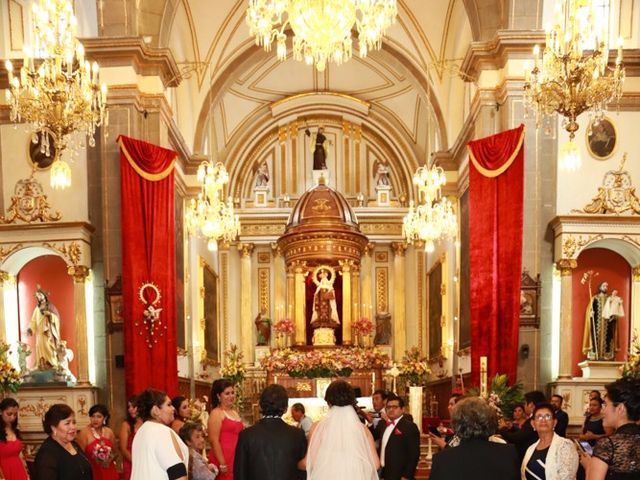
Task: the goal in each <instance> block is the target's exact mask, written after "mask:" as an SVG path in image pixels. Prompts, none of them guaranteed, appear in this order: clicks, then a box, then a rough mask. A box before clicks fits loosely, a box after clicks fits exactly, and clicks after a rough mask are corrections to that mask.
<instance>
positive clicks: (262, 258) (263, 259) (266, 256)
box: [258, 250, 271, 263]
mask: <svg viewBox="0 0 640 480" xmlns="http://www.w3.org/2000/svg"><path fill="white" fill-rule="evenodd" d="M258 263H271V253H269V252H267V251H264V250H263V251H260V252H258Z"/></svg>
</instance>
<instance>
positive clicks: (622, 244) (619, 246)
mask: <svg viewBox="0 0 640 480" xmlns="http://www.w3.org/2000/svg"><path fill="white" fill-rule="evenodd" d="M591 248H606V249H607V250H611V251H613V252H616V253H617V254H618V255H620V256H621V257H622V258H624V259H625V260H626V261H627V262H628V263H629V265H630V266H631V267H632V268H633V267H636V266H638V265H640V243H636V242H632V241H631V240H630V239H626V238H624V237H622V238H620V237H605V238H601V239H597V240H594V241H593V242H591V243H589V244H588V245H586V246H585V247H583V248H582V250H580V251H579V252H578V254H577V255H578V256H579V255H580V253H582V251H584V250H588V249H591Z"/></svg>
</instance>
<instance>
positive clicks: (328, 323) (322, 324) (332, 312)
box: [311, 268, 340, 329]
mask: <svg viewBox="0 0 640 480" xmlns="http://www.w3.org/2000/svg"><path fill="white" fill-rule="evenodd" d="M329 273H330V272H329V271H327V269H324V268H321V269H319V270H316V272H315V273H314V278H313V283H315V284H316V286H317V288H316V293H315V294H314V295H313V314H312V315H311V326H312V328H314V329H316V328H336V327H337V326H338V325H340V319H339V317H338V307H337V304H336V292H335V290H334V289H333V282H334V280H335V273H332V276H329Z"/></svg>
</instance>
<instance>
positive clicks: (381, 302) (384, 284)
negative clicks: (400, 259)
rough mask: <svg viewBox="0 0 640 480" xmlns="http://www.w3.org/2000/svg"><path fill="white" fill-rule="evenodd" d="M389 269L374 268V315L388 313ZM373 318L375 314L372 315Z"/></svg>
mask: <svg viewBox="0 0 640 480" xmlns="http://www.w3.org/2000/svg"><path fill="white" fill-rule="evenodd" d="M388 299H389V269H388V268H387V267H377V268H376V313H378V312H388V311H389V300H388ZM373 316H374V317H375V314H374V315H373Z"/></svg>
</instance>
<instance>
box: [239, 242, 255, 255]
mask: <svg viewBox="0 0 640 480" xmlns="http://www.w3.org/2000/svg"><path fill="white" fill-rule="evenodd" d="M254 248H255V244H254V243H239V244H238V251H239V252H240V255H241V256H242V257H250V256H251V253H252V252H253V249H254Z"/></svg>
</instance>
